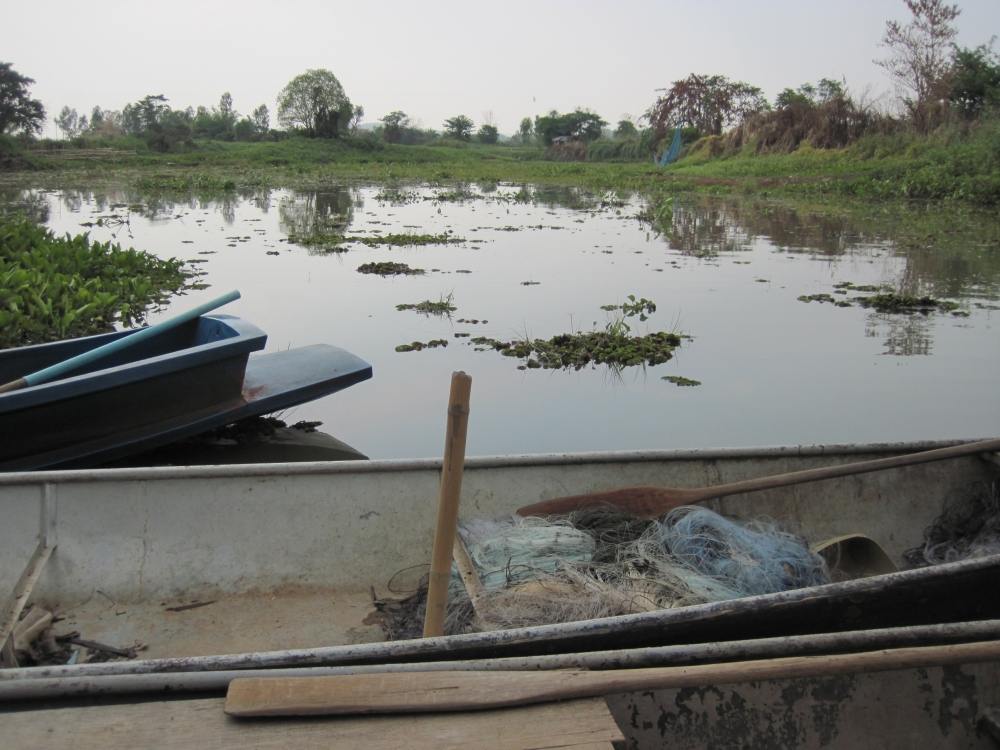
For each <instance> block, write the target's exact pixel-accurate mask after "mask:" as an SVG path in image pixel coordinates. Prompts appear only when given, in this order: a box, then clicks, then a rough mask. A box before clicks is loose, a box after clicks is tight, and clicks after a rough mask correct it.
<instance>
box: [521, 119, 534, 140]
mask: <svg viewBox="0 0 1000 750" xmlns="http://www.w3.org/2000/svg"><path fill="white" fill-rule="evenodd" d="M532 132H533V123H532V122H531V118H530V117H524V118H522V119H521V127H519V128H518V135H520V136H521V143H527V142H528V141H530V140H531V133H532Z"/></svg>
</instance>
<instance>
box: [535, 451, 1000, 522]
mask: <svg viewBox="0 0 1000 750" xmlns="http://www.w3.org/2000/svg"><path fill="white" fill-rule="evenodd" d="M996 450H1000V438H993V439H990V440H981V441H979V442H975V443H963V444H962V445H952V446H949V447H948V448H935V449H934V450H929V451H921V452H919V453H910V454H907V455H905V456H893V457H892V458H878V459H875V460H873V461H858V462H856V463H852V464H842V465H840V466H826V467H823V468H820V469H805V470H803V471H792V472H788V473H787V474H775V475H773V476H769V477H758V478H756V479H744V480H742V481H739V482H729V483H727V484H717V485H715V486H714V487H694V488H679V487H651V486H640V487H623V488H622V489H619V490H608V491H606V492H591V493H587V494H585V495H571V496H569V497H556V498H552V499H551V500H542V501H541V502H538V503H532V504H531V505H525V506H524V507H523V508H518V509H517V514H518V515H519V516H551V515H557V514H560V513H569V512H571V511H574V510H580V509H581V508H592V507H595V506H600V505H611V506H614V507H616V508H620V509H621V510H623V511H625V512H627V513H632V514H634V515H636V516H639V517H641V518H658V517H660V516H662V515H663V514H665V513H667V512H668V511H670V510H672V509H673V508H676V507H678V506H680V505H692V504H694V503H700V502H702V501H704V500H710V499H712V498H714V497H725V496H727V495H737V494H740V493H744V492H756V491H757V490H769V489H773V488H774V487H787V486H789V485H792V484H803V483H804V482H816V481H819V480H820V479H833V478H834V477H846V476H850V475H852V474H864V473H866V472H869V471H882V470H883V469H895V468H898V467H900V466H912V465H914V464H922V463H928V462H930V461H942V460H944V459H946V458H957V457H959V456H968V455H971V454H973V453H984V452H989V451H996Z"/></svg>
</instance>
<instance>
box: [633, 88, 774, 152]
mask: <svg viewBox="0 0 1000 750" xmlns="http://www.w3.org/2000/svg"><path fill="white" fill-rule="evenodd" d="M767 108H768V104H767V99H765V98H764V95H763V93H762V92H761V90H760V89H759V88H757V87H756V86H752V85H750V84H749V83H744V82H743V81H730V80H729V79H728V78H726V77H725V76H720V75H712V76H709V75H700V74H698V73H692V74H691V75H689V76H688V77H687V78H685V79H683V80H680V81H674V83H673V85H672V86H671V87H670V88H669V89H666V93H665V94H663V95H662V96H660V98H658V99H657V100H656V102H655V103H654V104H653V106H652V107H650V109H649V111H648V112H647V113H646V117H647V118H649V122H650V125H652V126H653V129H654V131H655V132H656V135H657V137H658V138H662V137H663V136H664V135H665V134H666V132H667V131H668V130H670V129H672V128H675V127H677V126H683V125H690V126H692V127H695V128H697V129H698V131H699V132H700V133H701V134H702V135H721V134H722V131H723V129H724V128H727V127H731V126H732V125H736V124H738V123H740V122H742V121H743V119H744V118H746V117H747V116H748V115H751V114H754V113H756V112H761V111H763V110H766V109H767Z"/></svg>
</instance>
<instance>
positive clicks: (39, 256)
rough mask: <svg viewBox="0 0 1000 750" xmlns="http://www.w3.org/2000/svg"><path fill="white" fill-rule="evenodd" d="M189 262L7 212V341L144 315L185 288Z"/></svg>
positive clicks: (3, 224) (2, 224)
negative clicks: (60, 232) (62, 232)
mask: <svg viewBox="0 0 1000 750" xmlns="http://www.w3.org/2000/svg"><path fill="white" fill-rule="evenodd" d="M191 275H192V272H190V271H187V270H185V268H184V263H183V261H180V260H176V259H173V258H172V259H170V260H161V259H159V258H157V257H155V256H153V255H150V254H149V253H144V252H139V251H137V250H132V249H129V250H123V249H122V248H121V247H120V246H118V245H113V244H111V243H110V242H108V243H99V242H91V241H90V238H89V237H88V236H87V235H86V234H81V235H77V236H75V237H70V236H69V235H66V236H65V237H56V236H55V235H53V234H52V233H51V232H50V231H48V230H46V229H44V228H42V227H39V226H38V225H36V224H34V223H33V222H31V221H28V220H27V219H24V218H20V217H14V218H9V217H8V218H2V219H0V346H2V347H4V348H9V347H14V346H24V345H26V344H35V343H41V342H45V341H53V340H58V339H64V338H70V337H74V336H83V335H89V334H93V333H99V332H101V331H104V330H108V329H109V328H110V327H111V326H112V324H113V323H115V322H120V323H122V324H123V325H126V326H130V325H133V324H136V323H139V322H141V321H142V320H143V319H144V317H145V314H146V310H147V308H148V307H149V306H151V305H154V304H160V303H163V302H164V301H166V299H167V297H168V296H169V295H170V294H172V293H174V292H177V291H178V290H180V289H182V288H183V287H184V284H185V282H186V280H187V279H188V278H189V277H190V276H191Z"/></svg>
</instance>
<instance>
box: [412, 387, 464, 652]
mask: <svg viewBox="0 0 1000 750" xmlns="http://www.w3.org/2000/svg"><path fill="white" fill-rule="evenodd" d="M471 391H472V378H470V377H469V376H468V375H466V374H465V373H464V372H453V373H452V374H451V393H450V395H449V397H448V422H447V428H446V432H445V440H444V462H443V464H442V466H441V494H440V496H439V498H438V516H437V529H436V530H435V532H434V551H433V553H432V556H431V572H430V577H429V580H428V585H427V612H426V615H425V617H424V638H428V637H431V636H436V635H443V634H444V616H445V608H446V607H447V604H448V582H449V580H450V579H451V558H452V551H453V549H454V546H455V526H456V524H457V523H458V503H459V500H460V498H461V494H462V468H463V466H464V464H465V437H466V433H467V431H468V426H469V397H470V394H471Z"/></svg>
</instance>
